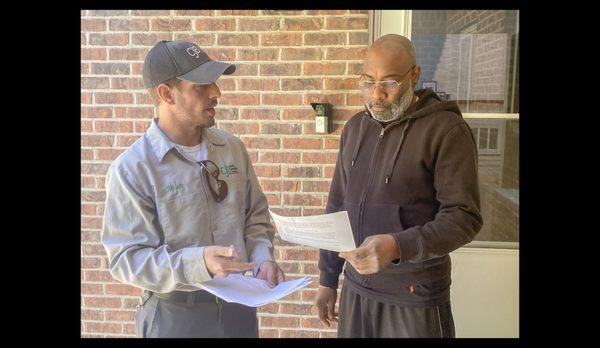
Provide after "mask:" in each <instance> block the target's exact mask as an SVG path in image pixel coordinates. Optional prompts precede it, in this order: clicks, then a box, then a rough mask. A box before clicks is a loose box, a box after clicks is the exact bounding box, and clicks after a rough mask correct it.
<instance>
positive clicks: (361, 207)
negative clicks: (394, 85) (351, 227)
mask: <svg viewBox="0 0 600 348" xmlns="http://www.w3.org/2000/svg"><path fill="white" fill-rule="evenodd" d="M371 121H372V120H371ZM374 122H375V123H377V125H378V126H379V127H381V132H379V137H378V138H377V143H376V144H375V152H374V154H373V158H372V160H371V170H370V171H369V179H368V181H367V189H366V190H365V191H364V192H363V194H362V196H361V198H360V202H359V205H358V226H359V228H360V230H361V232H362V225H363V219H364V212H365V211H364V206H365V202H366V200H367V196H368V195H369V192H370V191H371V185H372V184H373V176H374V175H373V173H374V171H375V164H376V162H377V155H378V154H379V145H380V144H381V141H382V139H383V136H384V135H385V130H386V128H389V129H391V128H394V127H396V126H397V125H399V124H401V123H402V122H398V123H395V124H390V125H388V126H387V127H385V128H384V127H383V126H382V125H381V124H380V123H379V122H377V121H374ZM369 279H370V276H365V277H364V279H363V284H362V285H363V286H367V284H368V283H369Z"/></svg>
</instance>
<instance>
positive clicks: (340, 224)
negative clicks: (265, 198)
mask: <svg viewBox="0 0 600 348" xmlns="http://www.w3.org/2000/svg"><path fill="white" fill-rule="evenodd" d="M269 212H270V213H271V216H272V217H273V221H274V222H275V226H276V227H277V232H279V235H280V236H281V239H283V240H285V241H287V242H290V243H296V244H302V245H306V246H310V247H313V248H319V249H326V250H331V251H338V252H340V251H350V250H354V249H356V244H355V242H354V236H353V235H352V228H351V227H350V220H349V219H348V212H346V211H339V212H337V213H331V214H322V215H313V216H300V217H286V216H281V215H277V214H275V213H273V212H272V211H271V210H269Z"/></svg>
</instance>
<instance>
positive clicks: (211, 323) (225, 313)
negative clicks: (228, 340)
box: [135, 295, 258, 338]
mask: <svg viewBox="0 0 600 348" xmlns="http://www.w3.org/2000/svg"><path fill="white" fill-rule="evenodd" d="M135 330H136V336H137V337H140V338H154V337H172V338H201V337H250V338H256V337H258V319H257V317H256V308H253V307H247V306H244V305H240V304H237V303H228V302H225V301H221V300H220V299H219V300H218V301H217V302H201V303H196V304H191V305H186V304H183V303H174V302H169V301H167V300H164V299H161V298H158V297H157V296H155V295H152V296H150V298H149V299H147V300H146V302H145V303H144V304H143V305H141V306H139V307H138V309H137V310H136V312H135Z"/></svg>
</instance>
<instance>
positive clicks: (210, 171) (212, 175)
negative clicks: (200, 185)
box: [198, 160, 228, 202]
mask: <svg viewBox="0 0 600 348" xmlns="http://www.w3.org/2000/svg"><path fill="white" fill-rule="evenodd" d="M198 164H200V165H201V166H202V167H203V168H204V177H205V178H206V181H207V182H208V187H209V188H210V193H211V194H212V196H213V198H214V199H215V201H217V202H221V201H222V200H224V199H225V197H227V193H228V191H227V183H226V182H225V181H224V180H220V179H219V174H220V173H221V170H220V169H219V167H218V166H217V165H216V164H215V162H213V161H211V160H205V161H200V162H198ZM215 187H216V188H217V189H216V190H215Z"/></svg>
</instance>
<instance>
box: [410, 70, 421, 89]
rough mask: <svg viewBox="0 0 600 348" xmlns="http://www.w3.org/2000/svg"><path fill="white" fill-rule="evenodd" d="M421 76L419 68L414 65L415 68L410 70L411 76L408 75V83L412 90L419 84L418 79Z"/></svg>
mask: <svg viewBox="0 0 600 348" xmlns="http://www.w3.org/2000/svg"><path fill="white" fill-rule="evenodd" d="M420 76H421V66H420V65H418V64H415V67H414V68H413V69H412V74H411V75H410V82H411V83H412V86H413V88H414V87H415V86H416V85H417V82H419V77H420Z"/></svg>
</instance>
